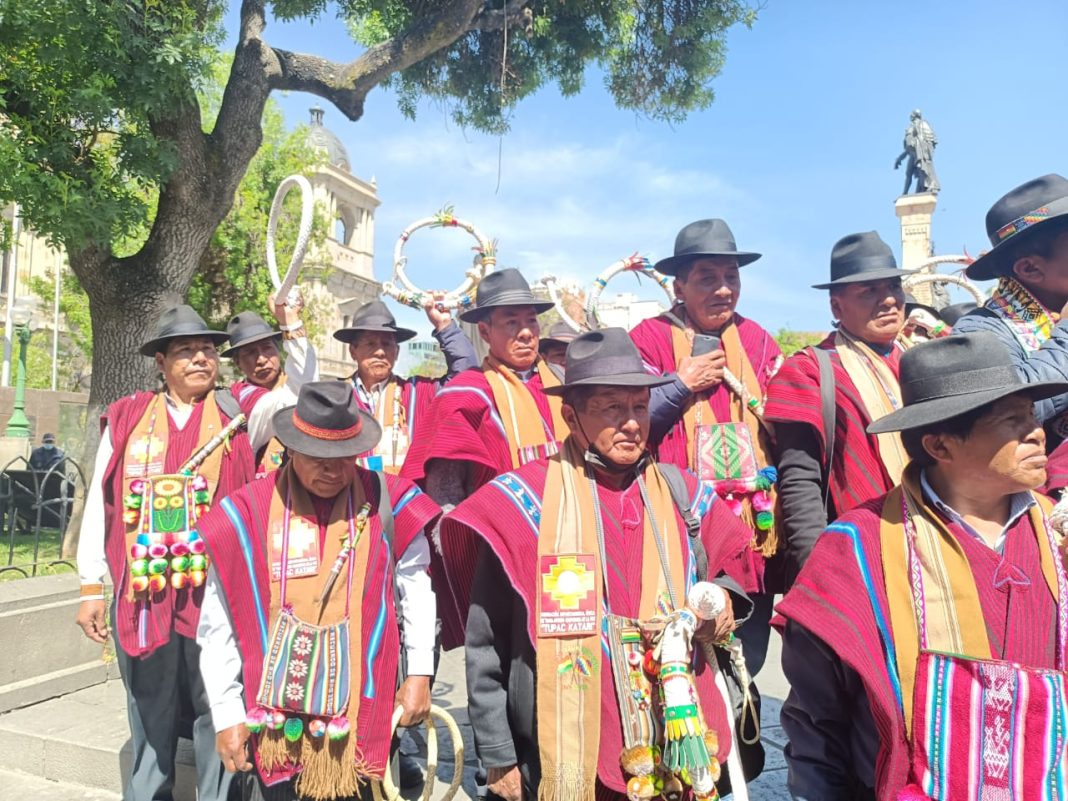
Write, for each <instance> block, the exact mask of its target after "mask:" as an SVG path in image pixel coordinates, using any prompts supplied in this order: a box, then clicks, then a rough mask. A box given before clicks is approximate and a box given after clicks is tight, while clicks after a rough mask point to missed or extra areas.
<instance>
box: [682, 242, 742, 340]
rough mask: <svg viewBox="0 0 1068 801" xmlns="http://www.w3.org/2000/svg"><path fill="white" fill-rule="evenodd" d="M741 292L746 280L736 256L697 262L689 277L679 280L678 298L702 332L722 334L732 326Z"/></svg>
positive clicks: (688, 273)
mask: <svg viewBox="0 0 1068 801" xmlns="http://www.w3.org/2000/svg"><path fill="white" fill-rule="evenodd" d="M741 293H742V277H741V274H740V273H739V272H738V259H736V258H734V257H733V256H705V257H702V258H700V259H696V260H694V261H693V262H692V263H691V264H690V265H689V271H688V272H686V277H685V278H676V279H675V297H676V298H678V300H679V302H680V303H682V304H684V305H685V306H686V316H687V317H689V318H690V321H691V322H692V323H694V324H695V325H696V326H697V327H698V328H700V329H701V330H702V331H719V330H720V329H721V328H723V326H725V325H726V324H727V323H729V322H730V321H731V318H732V317H733V316H734V309H735V307H736V306H737V305H738V298H739V297H740V296H741Z"/></svg>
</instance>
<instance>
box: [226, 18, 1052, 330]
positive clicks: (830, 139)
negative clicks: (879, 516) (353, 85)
mask: <svg viewBox="0 0 1068 801" xmlns="http://www.w3.org/2000/svg"><path fill="white" fill-rule="evenodd" d="M233 5H234V6H237V5H239V4H238V3H236V2H235V3H234V4H233ZM228 27H229V29H230V30H229V32H230V35H231V37H232V35H233V32H234V30H235V29H236V9H231V12H230V15H229V17H228ZM265 38H266V40H267V41H268V42H269V43H270V44H272V45H275V46H279V47H285V48H287V49H291V50H298V51H307V52H315V53H318V54H320V55H324V56H327V57H330V58H335V59H341V60H348V59H351V58H352V57H354V56H355V55H356V54H357V52H358V49H357V46H356V45H354V44H353V43H352V42H351V41H350V40H349V39H348V36H347V34H346V32H345V29H344V27H343V26H342V25H341V24H340V23H339V22H337V21H336V20H335V19H333V18H332V17H329V16H328V17H324V18H323V19H321V20H319V21H317V22H315V23H309V22H307V21H304V22H300V23H289V24H282V23H278V22H276V21H272V22H271V23H270V24H269V25H268V27H267V30H266V31H265ZM1066 45H1068V4H1065V3H1063V2H1055V1H1054V0H1040V1H1038V2H1032V3H1029V4H1019V5H1017V4H1012V3H1005V2H992V1H991V0H981V1H978V2H964V1H963V0H952V1H950V0H940V2H937V3H935V2H929V1H928V2H915V1H914V0H902V1H900V2H893V3H891V2H885V0H884V1H882V2H879V1H878V0H855V1H852V2H850V1H847V0H839V2H827V1H825V0H809V2H800V0H792V1H791V0H767V2H766V4H765V6H764V7H763V9H762V10H761V12H760V14H759V18H758V20H757V22H756V24H755V25H754V27H753V29H752V30H747V29H745V28H742V27H739V28H736V29H733V30H732V31H731V32H730V34H729V38H728V56H727V63H726V66H725V68H724V70H723V72H722V74H721V75H720V77H719V78H718V79H717V80H716V82H715V83H714V88H715V92H716V100H715V102H714V103H713V104H712V105H711V106H710V107H709V108H708V109H707V110H705V111H702V112H698V113H695V114H693V115H691V116H690V117H689V118H688V119H687V121H686V122H685V123H683V124H680V125H675V126H669V125H667V124H663V123H656V122H652V121H650V120H647V119H644V118H640V117H636V116H635V115H634V114H632V113H629V112H623V111H620V110H618V109H616V108H615V107H614V105H613V103H612V99H611V97H610V96H609V94H608V92H607V91H606V90H605V88H604V85H603V82H602V79H601V76H600V75H599V74H598V73H597V71H596V70H591V71H590V73H589V76H588V80H587V84H586V88H585V89H584V91H583V92H582V93H581V94H580V95H578V96H577V97H572V98H567V99H565V98H562V97H560V95H559V93H558V92H556V91H555V89H547V90H545V91H543V92H541V93H540V94H539V95H537V96H536V97H533V98H530V99H528V100H527V101H525V102H523V103H521V104H520V105H519V106H518V107H517V109H516V111H515V113H514V116H513V118H512V123H511V132H510V133H509V134H507V135H506V136H505V137H504V138H503V139H499V138H498V137H491V136H484V135H482V134H478V133H476V132H473V131H464V130H460V129H458V128H456V127H455V126H454V125H453V124H452V123H451V121H450V120H449V119H448V114H447V113H445V112H444V111H443V110H442V109H440V108H439V107H436V106H435V105H434V104H431V103H427V104H425V105H424V106H423V107H422V108H421V109H420V111H419V115H418V118H417V120H416V121H414V122H412V121H409V120H407V119H405V118H404V117H402V116H401V114H400V113H399V112H398V111H397V108H396V100H395V97H394V96H393V95H391V94H390V93H389V92H388V91H387V90H384V89H377V90H375V91H374V92H372V94H371V95H370V96H369V98H368V102H367V105H366V111H365V114H364V116H363V118H362V119H361V120H359V121H358V122H355V123H351V122H349V121H347V120H346V119H345V118H344V117H343V116H342V115H341V114H340V112H337V111H336V110H333V109H332V108H330V107H329V105H328V104H325V103H324V105H325V106H326V108H327V113H326V124H327V126H328V127H329V128H331V129H332V130H333V131H334V132H335V133H336V134H337V135H338V136H339V137H340V138H341V140H342V141H343V142H344V143H345V145H346V147H347V148H348V151H349V156H350V160H351V162H352V166H353V171H354V172H355V173H356V174H357V175H358V176H360V177H362V178H365V179H369V178H370V177H372V176H374V177H375V179H376V180H377V183H378V191H379V196H380V198H381V200H382V205H381V206H380V208H379V209H378V212H377V215H376V226H377V229H376V241H375V252H376V259H375V270H376V278H378V280H385V279H387V278H388V277H389V275H390V272H391V264H390V261H391V258H392V252H393V245H394V242H395V240H396V237H397V234H398V233H400V231H401V230H402V229H403V228H404V227H405V226H407V225H408V224H409V223H411V222H412V221H414V220H415V219H417V218H420V217H424V216H426V215H428V214H431V213H433V212H435V211H436V210H438V209H439V208H441V207H442V206H444V205H446V204H451V205H453V206H454V207H455V210H456V213H457V215H458V216H460V217H463V218H466V219H469V220H471V221H472V222H474V223H475V224H476V226H478V227H479V228H481V229H483V230H484V231H485V232H486V233H487V234H488V235H490V236H492V237H495V238H497V239H498V240H499V248H500V256H499V263H500V265H501V266H513V267H519V268H520V269H522V270H523V271H524V273H526V274H527V275H528V276H529V277H531V278H538V277H540V276H542V275H544V274H546V273H551V274H554V275H557V276H561V277H570V278H575V279H577V280H578V281H579V282H580V283H582V284H584V285H587V284H589V282H590V281H591V280H592V279H593V278H594V277H595V276H596V275H597V274H598V273H600V272H601V271H602V270H603V269H604V268H605V267H606V266H608V265H609V264H610V263H612V262H613V261H615V260H616V259H618V258H620V257H622V256H625V255H628V254H630V253H632V252H635V251H637V252H640V253H643V254H645V255H648V256H649V257H650V258H652V259H654V260H655V259H656V258H659V257H662V256H665V255H670V253H671V249H672V245H673V242H674V237H675V234H676V233H677V231H678V229H679V228H681V227H682V226H683V225H685V224H686V223H688V222H690V221H692V220H695V219H700V218H703V217H723V218H724V219H726V220H727V221H728V222H729V223H730V225H731V227H732V228H733V230H734V233H735V236H736V238H737V240H738V244H739V247H740V248H741V249H744V250H756V251H759V252H762V253H763V254H764V257H763V258H762V259H761V260H759V261H757V262H755V263H754V264H752V265H751V266H747V267H746V268H744V270H743V287H742V298H741V302H740V304H739V310H740V311H741V312H742V313H744V314H747V315H749V316H751V317H753V318H754V319H756V320H757V321H758V322H760V323H762V324H763V325H764V326H765V327H767V328H770V329H773V330H774V329H777V328H779V327H781V326H788V327H791V328H796V329H805V330H814V329H823V328H825V327H826V326H827V323H828V320H829V312H828V311H827V300H826V293H823V292H819V291H817V290H813V289H810V288H809V285H810V284H813V283H817V282H819V281H821V280H825V277H826V275H827V273H828V269H829V268H828V260H829V254H830V250H831V246H832V245H833V243H834V242H835V241H836V240H837V239H838V238H839V237H841V236H843V235H845V234H848V233H852V232H855V231H864V230H871V229H875V230H877V231H878V232H879V233H880V235H881V236H882V237H883V239H885V240H886V241H887V242H888V243H889V244H890V245H891V246H892V247H893V248H894V250H895V252H897V253H898V254H899V255H900V229H899V226H898V220H897V218H896V217H895V216H894V208H893V203H894V200H895V199H896V198H897V196H898V194H899V193H900V191H901V189H902V185H903V181H904V175H903V173H902V172H901V171H900V170H899V171H896V172H895V171H894V170H893V169H892V167H893V162H894V159H895V158H896V157H897V155H898V153H899V152H900V151H901V139H902V134H903V132H904V129H905V126H906V124H907V122H908V115H909V111H910V110H911V109H913V108H920V109H922V110H923V112H924V116H925V117H926V118H927V119H928V120H929V122H930V123H931V125H932V126H933V127H934V129H935V132H936V133H937V135H938V138H939V146H938V149H937V151H936V154H935V155H936V161H935V164H936V169H937V171H938V176H939V179H940V181H941V183H942V193H941V195H940V196H939V201H938V208H937V210H936V212H935V218H934V224H933V238H934V240H935V247H936V252H938V253H958V252H960V251H961V248H962V247H967V249H968V251H969V252H970V253H972V255H976V254H977V253H978V252H979V251H980V250H982V249H984V248H985V247H987V245H988V243H987V239H986V236H985V228H984V215H985V214H986V210H987V209H988V208H989V206H990V205H991V204H992V203H993V202H994V201H995V200H996V199H997V198H998V197H999V196H1001V195H1002V194H1004V193H1005V192H1006V191H1008V190H1009V189H1011V188H1012V187H1013V186H1016V185H1017V184H1019V183H1022V182H1023V181H1025V180H1028V179H1030V178H1033V177H1035V176H1038V175H1041V174H1044V173H1047V172H1060V173H1065V172H1066V171H1068V168H1066V166H1065V164H1064V160H1065V133H1066V123H1068V113H1066V110H1065V90H1064V86H1063V84H1064V81H1065V75H1066V74H1068V47H1066ZM276 99H277V100H278V101H279V103H280V104H281V105H282V107H283V109H284V111H285V113H286V119H287V122H288V123H290V124H296V123H298V122H303V121H306V120H307V116H308V112H307V109H308V107H309V106H311V105H313V104H314V103H315V102H316V99H315V98H313V97H311V96H309V95H304V94H297V93H292V94H288V95H283V96H276ZM498 153H500V176H499V177H500V187H499V189H498ZM454 233H455V232H450V233H449V234H443V233H435V232H429V233H428V232H420V234H417V235H416V237H413V239H412V241H411V245H410V253H409V255H410V269H409V272H410V274H411V275H412V276H413V278H414V279H415V280H416V282H417V283H419V284H420V285H422V286H424V287H431V286H434V287H447V288H451V287H452V286H454V285H455V284H456V283H457V276H458V275H459V274H460V273H461V272H462V270H463V268H464V267H465V266H466V265H467V263H468V258H469V257H468V256H467V255H465V250H466V248H467V246H468V244H469V242H468V241H467V240H466V239H464V238H463V237H462V236H459V235H455V236H453V235H452V234H454ZM635 287H636V284H635V282H634V279H632V278H629V277H628V278H626V279H624V278H620V279H617V280H616V281H615V282H613V283H612V284H611V285H610V287H609V290H608V294H611V293H612V292H613V291H631V290H634V289H635ZM641 294H646V295H649V296H654V295H655V293H654V292H652V291H651V290H646V291H645V292H642V293H641ZM404 317H405V318H406V319H408V320H411V319H412V318H411V317H410V316H408V315H404Z"/></svg>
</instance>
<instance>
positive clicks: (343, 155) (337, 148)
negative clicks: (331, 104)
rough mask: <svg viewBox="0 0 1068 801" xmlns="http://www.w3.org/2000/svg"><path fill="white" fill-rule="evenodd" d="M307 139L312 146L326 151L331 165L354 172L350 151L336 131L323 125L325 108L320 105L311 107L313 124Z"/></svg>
mask: <svg viewBox="0 0 1068 801" xmlns="http://www.w3.org/2000/svg"><path fill="white" fill-rule="evenodd" d="M307 141H308V144H309V145H310V146H311V147H314V148H316V149H317V150H322V151H324V152H325V153H326V157H327V158H328V159H329V160H330V164H331V166H334V167H337V168H338V169H339V170H344V171H345V172H352V166H351V165H350V164H349V154H348V151H347V150H345V146H344V145H343V144H341V140H340V139H338V138H337V136H336V135H335V134H334V132H333V131H331V130H330V129H329V128H327V127H326V126H325V125H323V110H322V109H321V108H320V107H319V106H313V107H312V108H311V126H310V128H309V129H308V140H307Z"/></svg>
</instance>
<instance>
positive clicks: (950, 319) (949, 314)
mask: <svg viewBox="0 0 1068 801" xmlns="http://www.w3.org/2000/svg"><path fill="white" fill-rule="evenodd" d="M978 308H979V304H977V303H975V302H973V301H970V300H969V301H965V302H964V303H951V304H949V305H948V306H946V307H945V308H944V309H942V311H940V312H939V315H940V316H941V317H942V319H943V320H944V321H945V323H946V325H948V326H949V327H950V328H952V327H953V326H955V325H956V324H957V320H959V319H960V318H961V317H963V316H964V315H966V314H968V313H969V312H973V311H975V310H976V309H978Z"/></svg>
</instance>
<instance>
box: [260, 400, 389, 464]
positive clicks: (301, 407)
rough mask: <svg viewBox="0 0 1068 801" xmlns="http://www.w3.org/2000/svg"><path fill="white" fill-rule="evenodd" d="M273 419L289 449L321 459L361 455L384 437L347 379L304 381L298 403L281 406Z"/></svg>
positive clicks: (276, 429)
mask: <svg viewBox="0 0 1068 801" xmlns="http://www.w3.org/2000/svg"><path fill="white" fill-rule="evenodd" d="M271 421H272V423H273V424H274V435H275V436H276V437H277V438H278V441H279V442H281V443H282V444H283V445H285V446H286V448H288V449H289V450H291V451H296V452H297V453H302V454H304V455H305V456H314V457H316V458H319V459H333V458H339V457H344V456H359V455H360V454H361V453H366V452H367V451H369V450H372V449H373V448H374V447H375V445H377V444H378V441H379V440H380V439H382V427H381V426H380V425H378V421H377V420H375V419H374V417H372V416H371V415H369V414H368V413H367V412H365V411H363V410H362V409H360V406H359V404H358V403H357V402H356V394H355V393H354V392H353V391H352V385H351V384H349V382H347V381H310V382H308V383H307V384H303V385H302V386H301V388H300V394H299V395H298V396H297V405H296V406H287V407H285V408H284V409H279V410H278V411H277V412H275V413H274V417H272V418H271Z"/></svg>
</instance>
